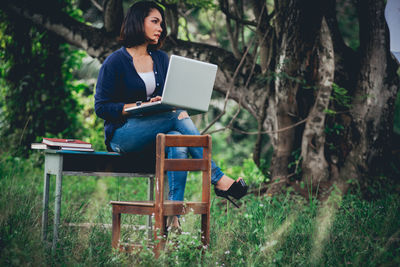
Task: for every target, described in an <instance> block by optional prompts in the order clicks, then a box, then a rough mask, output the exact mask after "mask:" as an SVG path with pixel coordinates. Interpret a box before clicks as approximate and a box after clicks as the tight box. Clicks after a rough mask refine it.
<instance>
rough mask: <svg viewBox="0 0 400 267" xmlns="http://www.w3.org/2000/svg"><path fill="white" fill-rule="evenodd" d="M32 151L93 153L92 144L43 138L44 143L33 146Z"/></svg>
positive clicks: (73, 140) (76, 140) (74, 140)
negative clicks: (53, 150)
mask: <svg viewBox="0 0 400 267" xmlns="http://www.w3.org/2000/svg"><path fill="white" fill-rule="evenodd" d="M31 148H32V149H55V150H75V151H87V152H93V151H94V149H93V148H92V144H91V143H87V142H83V141H81V140H78V139H58V138H43V141H42V143H33V144H31Z"/></svg>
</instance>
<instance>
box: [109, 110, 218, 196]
mask: <svg viewBox="0 0 400 267" xmlns="http://www.w3.org/2000/svg"><path fill="white" fill-rule="evenodd" d="M159 133H164V134H182V135H199V131H198V130H197V128H196V126H195V125H194V124H193V122H192V120H191V119H190V117H189V116H188V115H187V113H186V112H185V111H183V110H177V111H170V112H163V113H158V114H154V115H148V116H141V117H130V118H128V120H127V122H126V123H125V124H124V125H123V126H122V127H120V128H118V129H117V130H115V132H114V136H113V138H112V140H111V142H110V146H111V148H112V150H114V151H115V152H120V153H128V152H140V151H146V149H149V148H150V147H154V143H155V141H156V136H157V134H159ZM188 152H189V153H190V155H191V156H192V158H196V159H197V158H202V157H203V149H202V148H201V147H168V148H167V149H166V154H167V156H168V158H175V159H183V158H187V157H188ZM167 174H168V182H169V194H168V199H169V200H177V201H182V200H183V195H184V192H185V185H186V178H187V172H185V171H169V172H168V173H167ZM223 175H224V173H223V172H222V171H221V169H220V168H219V167H218V166H217V165H216V164H215V163H214V161H211V183H212V184H214V185H215V184H216V183H217V182H218V181H219V179H221V177H222V176H223Z"/></svg>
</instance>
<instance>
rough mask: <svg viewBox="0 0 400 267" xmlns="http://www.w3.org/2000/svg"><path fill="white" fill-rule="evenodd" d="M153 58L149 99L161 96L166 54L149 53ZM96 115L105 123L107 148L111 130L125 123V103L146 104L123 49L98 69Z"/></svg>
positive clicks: (111, 133) (140, 82)
mask: <svg viewBox="0 0 400 267" xmlns="http://www.w3.org/2000/svg"><path fill="white" fill-rule="evenodd" d="M149 54H150V56H151V57H152V59H153V63H154V64H153V66H154V67H153V71H154V75H155V78H156V89H155V90H154V93H153V95H152V96H151V97H155V96H161V95H162V92H163V89H164V83H165V78H166V75H167V70H168V62H169V60H168V55H167V54H166V53H165V52H163V51H160V50H156V51H149ZM94 99H95V102H94V108H95V111H96V114H97V116H99V117H100V118H102V119H103V120H104V131H105V143H106V145H107V149H108V150H111V148H110V141H111V139H112V137H113V134H114V131H115V130H116V129H117V128H119V127H121V126H122V125H124V124H125V122H126V118H125V117H124V116H122V109H123V106H124V105H125V104H128V103H135V102H136V101H147V96H146V86H145V84H144V82H143V80H142V79H141V78H140V76H139V75H138V73H137V72H136V69H135V67H134V65H133V59H132V57H131V55H130V54H129V53H128V51H126V48H125V47H121V48H120V49H119V50H117V51H115V52H113V53H112V54H111V55H109V56H108V57H107V58H106V60H105V61H104V62H103V65H102V66H101V68H100V72H99V76H98V78H97V84H96V94H95V96H94Z"/></svg>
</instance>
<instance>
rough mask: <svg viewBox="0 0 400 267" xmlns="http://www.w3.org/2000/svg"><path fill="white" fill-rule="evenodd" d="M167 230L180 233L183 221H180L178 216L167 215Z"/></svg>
mask: <svg viewBox="0 0 400 267" xmlns="http://www.w3.org/2000/svg"><path fill="white" fill-rule="evenodd" d="M167 231H168V232H174V233H178V234H180V232H181V223H180V222H179V218H178V216H168V217H167Z"/></svg>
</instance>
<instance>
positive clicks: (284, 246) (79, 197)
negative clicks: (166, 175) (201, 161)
mask: <svg viewBox="0 0 400 267" xmlns="http://www.w3.org/2000/svg"><path fill="white" fill-rule="evenodd" d="M39 158H40V155H39V154H33V155H32V156H31V157H30V158H29V159H23V158H17V157H11V156H9V155H8V153H2V154H0V163H1V164H0V208H1V210H2V213H1V215H0V265H2V266H3V265H6V266H15V265H34V266H36V265H40V266H42V265H57V266H60V265H62V266H65V265H84V266H98V265H107V266H171V265H173V266H193V265H197V266H310V265H315V266H321V265H323V266H338V265H339V266H341V265H354V266H377V265H389V266H394V265H398V264H400V257H399V255H400V253H399V252H400V251H399V248H400V246H399V241H398V239H399V232H398V229H399V227H400V213H399V212H398V210H399V208H400V198H399V195H398V194H397V193H393V192H390V191H382V192H380V194H379V195H380V197H379V198H377V199H374V200H371V201H366V200H363V199H362V198H361V197H360V195H359V194H358V193H357V192H353V193H351V194H349V195H346V196H344V197H343V198H342V199H341V198H338V199H337V201H339V202H338V205H337V208H335V209H334V210H332V212H331V213H327V214H325V216H327V217H326V218H325V217H324V218H325V220H322V221H325V222H326V221H327V220H329V221H331V222H332V223H331V224H330V225H331V226H330V227H328V228H326V227H324V226H326V225H327V224H321V223H320V222H321V218H322V217H321V211H322V210H324V209H322V204H321V203H319V202H318V201H315V200H314V201H312V202H309V203H308V202H307V201H305V200H304V199H303V198H302V197H297V196H296V195H292V194H289V193H288V194H283V195H278V196H274V197H269V196H263V197H255V196H252V195H249V196H246V197H245V198H244V199H243V200H241V201H240V202H241V204H242V206H241V208H240V209H235V208H234V207H233V206H232V205H231V204H230V203H225V202H224V201H222V200H221V199H220V198H216V197H215V195H212V206H211V214H212V216H211V244H210V246H209V248H207V249H205V251H204V253H202V251H201V250H198V249H197V247H199V245H200V236H199V233H198V229H199V226H200V218H199V217H198V216H195V215H193V214H189V215H186V216H184V217H182V218H181V223H182V227H183V234H182V235H181V236H175V237H173V236H170V237H169V239H170V243H169V244H168V249H167V250H166V251H165V252H164V253H163V254H162V256H161V257H160V258H159V259H158V260H156V259H154V254H153V252H152V250H151V249H150V248H146V247H145V249H143V250H142V251H141V252H140V253H136V254H126V253H119V252H117V251H112V249H111V230H110V229H109V228H107V227H105V226H104V225H103V224H109V223H111V208H110V206H109V205H108V202H109V200H116V199H120V200H131V199H132V197H133V196H135V199H136V198H138V199H144V198H145V195H146V186H145V185H146V181H145V180H143V179H140V178H115V177H102V178H94V177H85V178H84V179H82V177H73V176H68V177H66V178H65V179H64V181H63V201H62V205H63V206H62V211H63V212H62V218H61V228H60V241H59V245H58V247H57V250H56V252H55V254H54V255H52V254H51V251H50V250H49V247H47V246H46V245H45V243H42V242H41V239H40V238H41V237H40V229H41V225H40V221H41V220H40V217H41V197H42V186H43V184H42V174H43V169H42V168H41V167H37V166H36V162H37V161H38V159H39ZM233 168H236V167H233ZM26 177H30V179H28V180H27V179H26ZM192 178H194V179H199V177H195V176H194V177H191V178H189V179H192ZM198 181H200V180H198ZM189 186H190V185H189V184H188V187H189ZM254 186H256V184H254ZM188 189H189V188H188ZM50 190H51V192H50V196H53V195H54V187H53V186H51V187H50ZM196 194H197V192H196V191H195V190H192V191H191V190H187V192H186V197H187V198H188V199H193V198H194V199H195V198H196V197H198V196H196ZM50 207H51V210H50V221H51V218H52V216H53V211H52V205H50ZM145 219H146V218H145V216H133V215H131V216H130V215H124V216H123V217H122V220H123V224H129V225H138V224H142V223H144V221H145ZM83 222H93V223H95V224H93V226H91V227H89V228H79V227H73V226H68V224H69V223H70V224H73V223H75V224H76V223H83ZM324 229H325V230H324ZM320 231H326V233H327V234H326V235H325V239H322V240H321V241H320V243H315V237H316V236H317V235H318V233H320ZM49 235H50V237H51V227H50V229H49ZM122 236H123V238H124V240H126V241H129V240H130V241H132V239H134V240H137V241H139V242H143V244H145V245H146V242H145V241H144V240H145V238H144V237H145V236H146V234H145V233H144V232H140V231H135V230H133V229H127V228H122ZM316 246H317V247H318V248H319V251H320V254H318V257H317V258H313V259H314V260H315V259H316V261H313V260H312V257H311V255H312V253H314V251H315V250H316V249H317V247H316Z"/></svg>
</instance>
